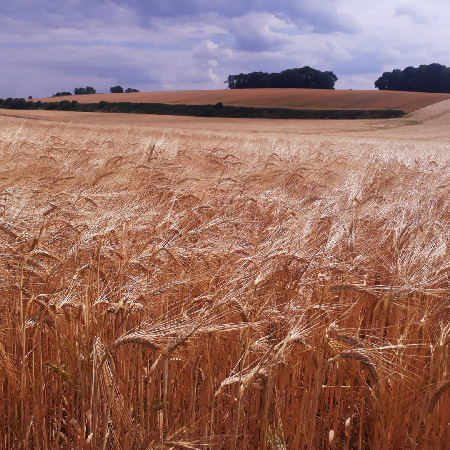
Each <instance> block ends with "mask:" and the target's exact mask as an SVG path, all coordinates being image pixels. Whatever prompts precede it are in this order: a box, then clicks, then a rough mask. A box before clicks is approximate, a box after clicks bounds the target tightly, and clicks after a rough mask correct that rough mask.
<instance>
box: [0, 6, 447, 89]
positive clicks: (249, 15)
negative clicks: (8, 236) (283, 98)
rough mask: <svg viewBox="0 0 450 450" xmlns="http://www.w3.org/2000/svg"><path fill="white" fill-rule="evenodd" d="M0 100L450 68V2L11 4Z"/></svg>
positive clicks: (0, 46) (361, 78)
mask: <svg viewBox="0 0 450 450" xmlns="http://www.w3.org/2000/svg"><path fill="white" fill-rule="evenodd" d="M0 8H1V11H2V14H1V15H0V52H1V54H2V70H1V72H0V97H8V96H16V95H18V96H19V95H20V96H27V95H30V94H31V95H33V96H35V97H36V96H40V95H49V94H51V93H53V92H54V91H56V90H70V89H72V88H74V87H75V86H76V85H80V86H81V85H94V87H96V88H97V89H98V90H99V91H100V90H104V91H108V90H109V87H110V86H112V85H113V84H121V85H125V86H127V87H128V86H130V87H135V88H138V89H141V90H152V89H155V90H156V89H164V88H171V89H190V88H195V89H201V88H205V89H206V88H211V87H215V88H217V87H223V83H222V81H221V80H224V79H226V77H227V76H228V75H229V74H235V73H240V72H247V71H254V70H255V71H258V70H263V71H268V72H274V71H280V70H283V69H287V68H293V67H302V66H304V65H310V66H312V67H316V68H318V69H321V70H333V71H334V72H335V73H336V74H337V75H338V76H339V78H340V80H339V81H338V83H337V87H352V83H354V84H353V86H354V88H369V89H371V88H373V82H374V81H375V79H376V78H377V77H378V76H379V75H381V73H382V71H384V70H392V69H393V68H396V67H398V68H404V67H406V66H408V65H414V66H417V65H419V64H428V63H431V62H439V63H441V64H445V65H447V66H450V56H449V54H448V49H447V42H449V41H450V27H449V26H448V23H450V4H449V3H448V1H447V0H428V1H427V2H423V1H422V0H403V1H402V2H392V1H391V0H377V2H371V1H368V2H364V4H362V3H361V0H322V1H321V2H318V1H317V0H295V1H293V0H278V1H276V2H274V1H273V0H248V1H247V0H246V1H245V2H244V1H242V0H215V1H211V0H190V1H183V2H181V1H176V0H165V1H160V2H155V1H150V2H149V1H144V0H121V1H120V2H119V1H118V0H117V1H116V0H98V1H96V2H88V1H87V0H66V1H64V2H61V1H59V0H41V1H39V2H36V1H35V0H17V1H13V2H11V1H10V0H9V1H6V0H0Z"/></svg>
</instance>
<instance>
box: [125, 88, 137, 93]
mask: <svg viewBox="0 0 450 450" xmlns="http://www.w3.org/2000/svg"><path fill="white" fill-rule="evenodd" d="M125 92H126V93H127V94H129V93H130V92H140V91H139V90H138V89H133V88H127V89H126V90H125Z"/></svg>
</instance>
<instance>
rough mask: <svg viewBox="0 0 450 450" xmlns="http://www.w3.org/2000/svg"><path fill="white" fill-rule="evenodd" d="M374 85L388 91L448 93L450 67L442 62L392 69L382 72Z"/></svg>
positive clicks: (449, 91) (449, 87)
mask: <svg viewBox="0 0 450 450" xmlns="http://www.w3.org/2000/svg"><path fill="white" fill-rule="evenodd" d="M375 87H376V88H378V89H380V90H388V91H415V92H444V93H450V68H449V67H446V66H444V65H442V64H437V63H433V64H428V65H427V64H423V65H421V66H419V67H417V68H415V67H411V66H409V67H407V68H406V69H403V70H401V69H394V70H393V71H392V72H384V73H383V75H382V76H381V77H380V78H378V80H377V81H375Z"/></svg>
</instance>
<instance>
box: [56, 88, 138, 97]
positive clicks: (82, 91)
mask: <svg viewBox="0 0 450 450" xmlns="http://www.w3.org/2000/svg"><path fill="white" fill-rule="evenodd" d="M109 92H111V93H112V94H117V93H123V92H125V93H127V94H129V93H130V92H139V90H138V89H134V88H127V89H125V90H124V89H123V87H122V86H112V87H111V88H110V89H109ZM73 93H74V94H75V95H89V94H95V93H97V91H96V90H95V89H94V88H93V87H92V86H86V87H77V88H75V89H74V90H73ZM68 95H72V92H70V91H61V92H57V93H56V94H53V95H52V97H66V96H68Z"/></svg>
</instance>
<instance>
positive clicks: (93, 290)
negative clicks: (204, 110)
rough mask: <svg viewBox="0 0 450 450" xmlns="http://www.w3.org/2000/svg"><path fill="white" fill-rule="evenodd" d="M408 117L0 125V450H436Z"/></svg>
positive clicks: (432, 132)
mask: <svg viewBox="0 0 450 450" xmlns="http://www.w3.org/2000/svg"><path fill="white" fill-rule="evenodd" d="M441 105H443V104H441ZM430 108H431V109H427V110H424V111H425V112H423V111H422V112H419V113H418V115H417V116H411V117H409V118H406V119H398V120H397V119H396V120H392V121H377V122H371V121H360V122H358V123H356V122H346V121H342V122H339V123H337V122H333V123H331V122H314V123H313V122H311V121H310V122H306V121H305V122H303V121H287V122H281V121H263V120H253V121H252V120H242V119H237V120H232V119H230V120H228V119H209V120H208V119H196V118H183V119H180V118H173V117H172V118H164V117H158V118H147V117H145V118H144V117H130V116H127V117H126V118H124V117H123V116H122V117H120V116H117V115H108V116H106V115H101V114H88V113H86V114H84V113H62V112H59V113H55V112H46V111H32V112H20V113H18V112H5V113H2V114H3V115H2V116H0V125H1V131H0V154H1V161H2V164H1V166H0V236H1V240H0V245H1V259H0V281H1V282H0V380H1V383H0V398H1V399H2V401H1V402H0V439H1V440H0V448H2V449H49V448H51V449H58V448H59V449H235V448H237V449H274V450H275V449H327V448H331V449H445V448H448V443H449V442H450V409H449V407H448V405H449V401H450V372H449V369H450V362H449V350H450V349H449V347H450V303H449V298H450V296H449V293H450V285H449V276H450V247H449V238H450V227H449V221H450V132H449V131H448V130H447V128H448V127H447V124H448V114H447V115H445V114H446V111H447V113H448V110H449V107H448V105H446V106H445V108H444V109H443V110H442V111H443V112H442V111H441V110H440V109H439V108H441V109H442V106H439V107H436V108H437V109H436V108H435V109H432V108H433V107H430ZM446 108H447V109H446ZM8 114H9V115H8ZM52 114H53V115H52ZM20 115H22V116H20ZM18 116H20V117H18Z"/></svg>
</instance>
